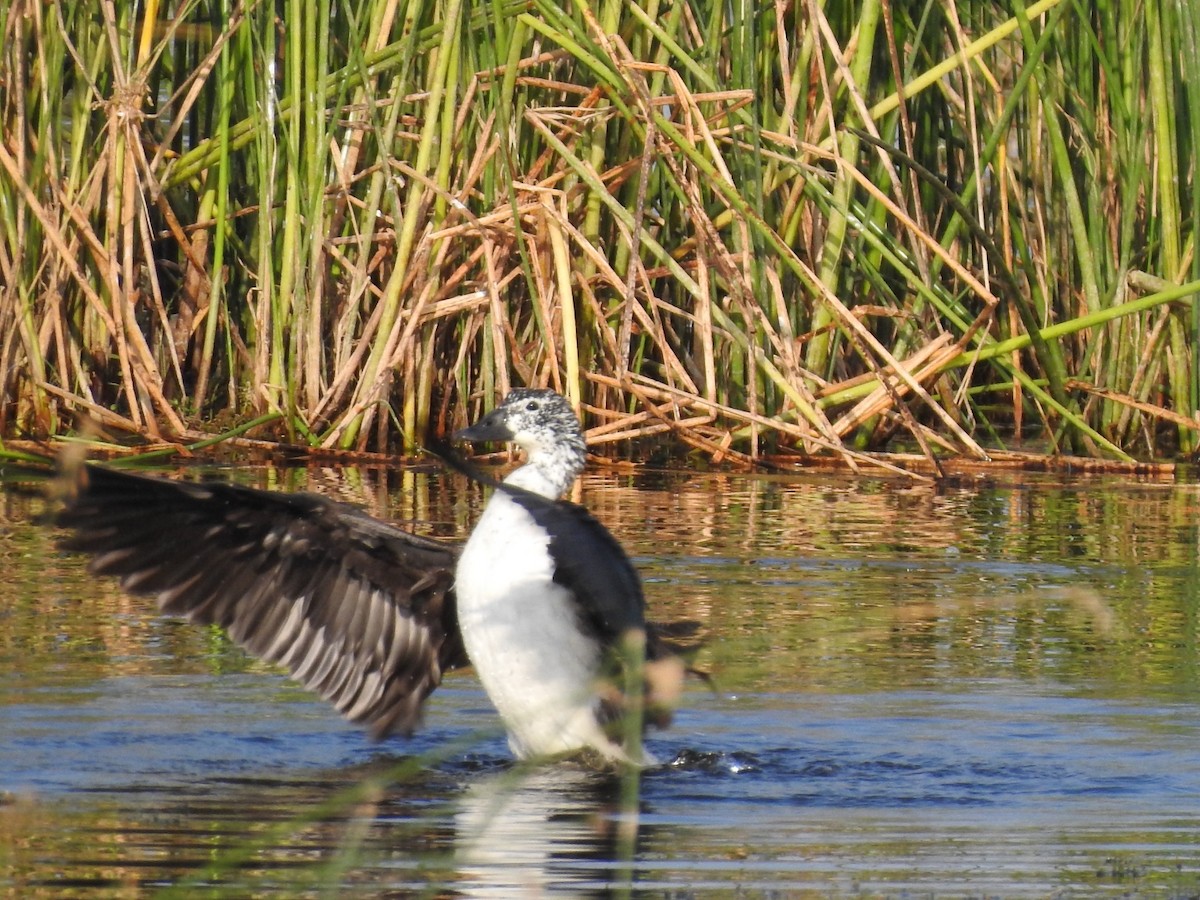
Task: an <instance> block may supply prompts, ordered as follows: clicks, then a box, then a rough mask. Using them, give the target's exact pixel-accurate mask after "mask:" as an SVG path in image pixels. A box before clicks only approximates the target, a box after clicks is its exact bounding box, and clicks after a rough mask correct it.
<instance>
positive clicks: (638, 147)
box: [0, 0, 1200, 467]
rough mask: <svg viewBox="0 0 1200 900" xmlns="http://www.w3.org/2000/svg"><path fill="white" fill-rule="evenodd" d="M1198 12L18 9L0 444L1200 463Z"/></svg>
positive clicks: (376, 4) (659, 4) (649, 0)
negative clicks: (90, 441) (1009, 453)
mask: <svg viewBox="0 0 1200 900" xmlns="http://www.w3.org/2000/svg"><path fill="white" fill-rule="evenodd" d="M1192 6H1193V5H1192V4H1178V3H1167V2H1163V0H1150V2H1149V3H1148V4H1134V3H1132V2H1129V0H1100V2H1097V3H1095V4H1091V5H1080V4H1071V3H1067V2H1064V0H1039V2H1036V3H1030V4H1026V3H1024V2H1022V0H1014V3H1013V4H1012V5H1011V7H1008V6H1005V7H999V6H996V5H995V4H988V3H980V2H975V0H960V2H958V3H956V4H944V3H933V2H927V3H918V4H908V5H896V4H891V3H887V2H882V3H881V2H879V0H856V2H853V3H847V4H839V5H836V6H829V5H822V4H804V3H786V2H782V0H779V2H773V3H766V4H757V5H754V4H747V3H740V2H739V3H735V4H734V5H733V6H730V5H728V4H720V3H704V2H698V3H692V4H682V3H679V2H676V0H635V2H627V3H618V2H615V0H595V2H592V3H574V2H572V3H567V4H563V3H560V2H551V0H490V2H489V3H487V4H468V3H464V2H462V0H408V2H406V3H395V2H392V0H358V2H354V3H350V2H347V0H280V2H276V3H266V2H262V0H179V2H175V3H171V4H162V3H160V2H157V0H148V2H143V3H130V2H125V0H106V2H103V3H100V4H95V3H84V2H72V0H54V2H49V3H46V2H43V0H0V22H2V23H3V28H4V46H3V49H2V51H0V53H2V56H0V116H2V117H3V141H2V142H0V229H2V230H3V238H2V239H0V282H2V283H0V326H2V330H0V374H2V377H3V384H2V386H0V434H3V435H4V436H16V435H35V436H47V435H62V434H64V433H68V432H70V431H71V430H72V429H73V428H74V427H76V425H77V420H78V418H79V417H82V416H89V417H91V418H96V419H98V420H99V421H100V423H101V425H102V427H105V428H108V429H111V430H114V431H121V432H124V431H129V432H134V433H136V434H141V435H146V436H148V437H151V438H153V439H159V440H165V441H171V442H178V443H187V444H196V443H198V442H201V441H203V440H205V436H206V435H212V434H219V433H226V432H232V431H234V430H237V427H238V426H239V425H241V424H245V423H249V422H258V423H259V424H258V427H257V430H256V431H255V433H256V434H258V435H260V436H261V437H264V438H268V439H272V440H286V441H288V442H291V443H299V444H305V445H309V446H311V447H314V448H327V449H339V448H340V449H356V450H372V451H381V452H388V451H396V450H400V451H402V452H413V451H415V450H416V449H417V448H419V447H420V445H421V443H422V441H423V440H424V437H425V435H427V434H429V433H430V432H444V431H445V430H447V429H449V428H452V427H455V426H457V425H459V424H461V423H463V422H465V421H466V420H467V419H470V418H472V417H473V416H475V415H477V414H478V413H479V412H480V411H481V410H482V409H484V408H486V407H488V406H490V405H491V404H492V403H493V402H495V400H496V398H497V396H498V394H500V393H503V391H504V390H506V389H507V388H508V387H509V386H510V385H513V384H548V385H550V386H552V387H555V388H556V389H559V390H561V391H563V392H564V393H566V394H567V395H568V396H569V397H571V398H572V399H573V400H574V401H575V402H576V403H577V404H578V405H579V406H580V407H581V409H582V410H583V411H584V412H585V414H586V418H587V421H588V424H589V425H590V426H591V430H592V437H593V440H594V441H595V443H596V444H597V445H598V446H604V447H610V448H620V447H621V446H622V443H621V442H622V441H624V440H626V439H630V438H636V437H649V436H654V435H665V436H669V438H670V439H671V440H673V441H674V442H676V443H677V444H679V445H682V446H690V447H693V448H696V449H698V450H699V451H700V452H701V453H703V454H706V455H708V456H710V457H712V458H714V459H718V460H726V461H732V462H735V463H741V462H744V463H745V464H753V463H754V462H755V461H756V460H758V459H759V458H760V457H762V456H764V455H770V456H771V458H775V459H777V456H776V455H777V454H781V453H782V454H788V453H793V452H800V453H806V454H807V453H829V454H833V455H836V456H840V457H842V458H843V459H845V460H846V461H847V462H848V463H849V464H850V465H852V466H855V467H859V466H861V465H864V464H868V463H870V462H871V461H872V459H873V457H872V456H871V455H870V454H872V453H874V452H875V451H880V450H887V449H896V448H910V447H915V448H918V449H919V450H920V452H921V453H923V454H924V455H925V456H927V457H928V458H929V459H930V460H931V461H934V464H935V465H936V460H937V459H938V458H940V457H944V456H945V455H947V454H965V455H969V456H975V457H979V458H983V457H985V456H986V455H987V453H988V449H985V448H994V447H1008V448H1012V447H1015V446H1020V445H1021V442H1022V441H1024V440H1034V441H1036V444H1035V446H1036V447H1038V448H1040V449H1046V448H1049V449H1050V450H1052V451H1063V452H1068V451H1069V452H1076V453H1078V452H1083V453H1088V454H1091V455H1095V456H1099V457H1105V458H1114V459H1129V458H1130V457H1133V456H1138V457H1143V458H1154V457H1163V456H1171V455H1174V454H1180V453H1190V452H1192V451H1193V450H1195V449H1196V446H1197V442H1198V440H1200V438H1198V428H1197V419H1196V416H1195V414H1194V412H1195V410H1196V409H1197V406H1198V400H1200V372H1198V367H1197V358H1196V353H1197V346H1198V345H1200V304H1198V303H1197V299H1196V295H1197V291H1198V290H1200V261H1197V254H1196V231H1195V228H1196V222H1197V221H1200V192H1198V191H1197V190H1196V165H1195V158H1196V149H1197V146H1200V13H1198V12H1197V11H1196V10H1194V9H1193V8H1192ZM901 7H903V8H901ZM614 452H619V450H614ZM864 454H866V455H864Z"/></svg>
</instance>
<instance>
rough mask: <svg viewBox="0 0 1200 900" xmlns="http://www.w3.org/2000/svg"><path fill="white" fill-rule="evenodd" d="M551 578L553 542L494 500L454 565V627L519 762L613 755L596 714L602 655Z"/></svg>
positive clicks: (520, 512) (515, 509)
mask: <svg viewBox="0 0 1200 900" xmlns="http://www.w3.org/2000/svg"><path fill="white" fill-rule="evenodd" d="M553 578H554V565H553V560H552V558H551V555H550V552H549V535H548V534H547V533H546V532H545V531H544V530H543V529H541V528H540V527H539V526H538V525H537V524H536V523H535V522H534V520H533V518H532V517H531V516H530V515H529V513H527V512H526V511H525V510H524V509H522V508H521V507H520V506H519V505H517V504H516V503H515V502H513V500H512V499H510V498H509V497H508V496H507V495H506V494H504V493H502V492H497V493H496V494H494V495H493V496H492V498H491V500H490V501H489V502H488V505H487V508H486V509H485V510H484V513H483V516H482V517H481V518H480V520H479V523H478V524H477V525H476V526H475V530H474V531H473V532H472V534H471V538H470V540H469V541H468V542H467V545H466V547H465V548H464V550H463V554H462V557H461V558H460V560H459V563H458V570H457V583H456V594H457V596H458V617H459V624H460V627H461V629H462V636H463V642H464V643H465V645H466V648H467V653H468V654H469V656H470V657H471V662H472V663H473V664H474V666H475V670H476V672H477V673H478V675H479V678H480V681H482V682H483V686H484V688H485V690H487V692H488V695H489V696H490V697H491V700H492V702H493V703H494V704H495V706H496V709H497V710H498V711H499V712H500V715H501V716H502V717H503V718H504V721H505V725H506V726H507V727H508V731H509V743H510V745H511V746H512V749H513V752H514V753H516V754H517V755H518V756H521V757H528V756H543V755H551V754H556V753H563V752H569V751H572V750H578V749H580V748H583V747H587V746H592V747H597V748H598V749H601V750H602V751H604V750H606V749H607V748H609V747H611V744H610V743H609V741H608V740H607V738H606V737H605V736H604V733H603V731H602V729H601V728H600V726H599V725H598V724H597V722H596V716H595V711H594V710H595V706H596V699H595V696H594V683H595V679H596V674H597V667H598V663H599V652H600V651H599V648H598V647H597V645H596V642H595V641H594V640H593V638H592V637H591V636H590V635H587V634H585V633H584V632H583V631H581V630H580V623H579V618H578V614H577V612H576V605H575V601H574V599H573V598H572V597H571V596H570V595H569V593H568V592H567V590H566V589H565V588H563V587H562V586H561V585H558V584H555V583H554V581H553Z"/></svg>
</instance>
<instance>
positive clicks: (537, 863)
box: [454, 765, 638, 898]
mask: <svg viewBox="0 0 1200 900" xmlns="http://www.w3.org/2000/svg"><path fill="white" fill-rule="evenodd" d="M621 793H622V782H621V779H619V778H616V777H614V776H609V775H602V774H598V773H596V772H589V771H585V770H583V769H580V768H577V767H575V766H572V765H561V766H553V767H538V768H533V769H530V768H524V767H522V768H515V769H512V770H509V771H504V772H501V773H497V774H493V775H490V776H488V777H485V778H480V779H476V780H474V781H473V782H471V783H470V784H468V785H467V786H466V789H465V791H464V793H463V795H462V796H461V797H460V798H459V800H458V803H457V808H456V812H455V816H454V825H455V856H454V861H455V866H456V869H457V874H456V880H455V885H454V887H455V891H456V892H461V893H462V894H464V895H466V896H471V897H521V898H525V897H542V896H550V895H555V894H560V893H566V894H572V895H574V894H576V893H577V892H578V891H580V890H583V889H592V890H599V889H602V888H605V887H613V886H615V885H618V884H621V883H623V882H624V883H630V882H631V880H632V871H631V866H632V862H633V853H634V849H635V847H636V843H637V826H638V809H637V805H636V802H634V803H633V804H632V805H631V807H630V808H623V806H622V803H621ZM632 799H633V800H634V801H636V794H634V796H633V798H632Z"/></svg>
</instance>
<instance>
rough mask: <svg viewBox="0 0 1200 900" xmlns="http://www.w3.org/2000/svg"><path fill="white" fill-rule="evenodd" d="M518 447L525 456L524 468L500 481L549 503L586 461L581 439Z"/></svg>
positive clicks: (564, 488)
mask: <svg viewBox="0 0 1200 900" xmlns="http://www.w3.org/2000/svg"><path fill="white" fill-rule="evenodd" d="M521 446H522V447H523V449H524V450H525V452H526V453H527V454H528V457H527V459H526V460H525V465H523V466H521V468H519V469H517V470H516V471H514V472H512V473H510V474H509V476H508V477H507V478H505V479H504V480H505V481H506V482H507V483H508V484H514V485H516V486H517V487H523V488H525V489H526V490H529V491H533V492H534V493H535V494H541V495H542V496H543V497H547V498H549V499H551V500H556V499H557V498H559V497H561V496H562V495H563V494H565V493H566V492H567V490H568V489H569V488H570V487H571V485H573V484H574V483H575V479H576V478H578V477H579V473H581V472H582V471H583V467H584V463H585V462H586V459H587V453H586V451H585V449H584V444H583V441H582V439H580V440H579V441H577V442H576V441H560V442H558V443H555V444H553V445H547V444H544V443H529V444H525V443H522V444H521Z"/></svg>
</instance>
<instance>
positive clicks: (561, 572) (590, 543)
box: [429, 442, 646, 643]
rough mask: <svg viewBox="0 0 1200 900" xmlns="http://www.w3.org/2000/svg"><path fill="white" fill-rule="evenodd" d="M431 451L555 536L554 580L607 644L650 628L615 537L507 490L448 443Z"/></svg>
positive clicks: (571, 511)
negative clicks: (500, 493)
mask: <svg viewBox="0 0 1200 900" xmlns="http://www.w3.org/2000/svg"><path fill="white" fill-rule="evenodd" d="M429 449H430V451H431V452H433V453H434V454H435V455H437V456H438V457H439V458H440V459H441V460H442V461H443V462H444V463H446V464H447V465H448V466H450V467H451V468H453V469H455V470H457V471H458V472H461V473H462V474H464V475H466V476H467V477H468V478H471V479H472V480H474V481H478V482H480V483H481V484H486V485H490V486H492V487H494V488H495V489H496V490H498V491H504V493H506V494H508V495H509V496H510V497H511V498H512V499H513V500H514V501H515V502H516V503H517V504H518V505H520V506H521V508H522V509H524V510H525V511H526V512H527V513H529V515H530V516H532V517H533V520H534V521H535V522H536V523H537V524H538V525H539V526H541V527H542V528H543V529H544V530H545V531H546V533H547V534H549V535H550V545H549V550H550V555H551V556H552V557H553V559H554V580H555V581H556V582H558V583H559V584H561V585H563V587H565V588H567V589H568V590H570V591H572V592H573V593H574V595H575V597H576V599H577V601H578V602H579V605H580V614H581V615H582V617H583V619H584V621H585V622H586V623H587V624H588V625H589V626H590V627H591V628H592V629H593V630H594V631H595V632H596V634H597V635H598V636H599V637H600V638H601V639H603V640H604V641H605V642H606V643H612V642H614V641H615V640H616V639H617V637H618V636H620V635H621V634H623V633H624V632H625V631H626V630H628V629H630V628H635V629H639V630H640V629H644V628H645V627H646V622H645V615H646V600H645V597H644V596H643V594H642V581H641V579H640V578H638V574H637V570H635V569H634V568H633V563H631V562H630V561H629V557H628V556H626V555H625V550H624V548H622V547H621V544H620V543H619V542H618V541H617V539H616V538H615V537H613V536H612V533H611V532H610V531H609V530H608V529H607V528H605V527H604V525H602V524H601V523H600V522H599V521H597V520H596V519H595V518H594V517H593V516H592V514H591V513H589V512H588V511H587V510H586V509H584V508H583V507H582V506H579V505H578V504H576V503H570V502H568V501H566V500H550V499H547V498H546V497H543V496H542V495H541V494H535V493H534V492H533V491H528V490H525V489H524V488H520V487H517V486H515V485H511V484H505V483H504V482H502V481H497V480H496V479H494V478H491V477H489V476H488V475H486V474H484V473H483V472H481V471H479V469H478V468H476V467H475V466H473V465H471V464H470V463H469V462H467V461H466V460H465V459H463V458H462V457H461V456H459V455H458V454H457V453H455V452H454V450H453V449H452V448H451V447H449V446H448V445H447V444H444V443H440V442H438V443H434V444H433V445H432V446H431V447H430V448H429Z"/></svg>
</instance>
